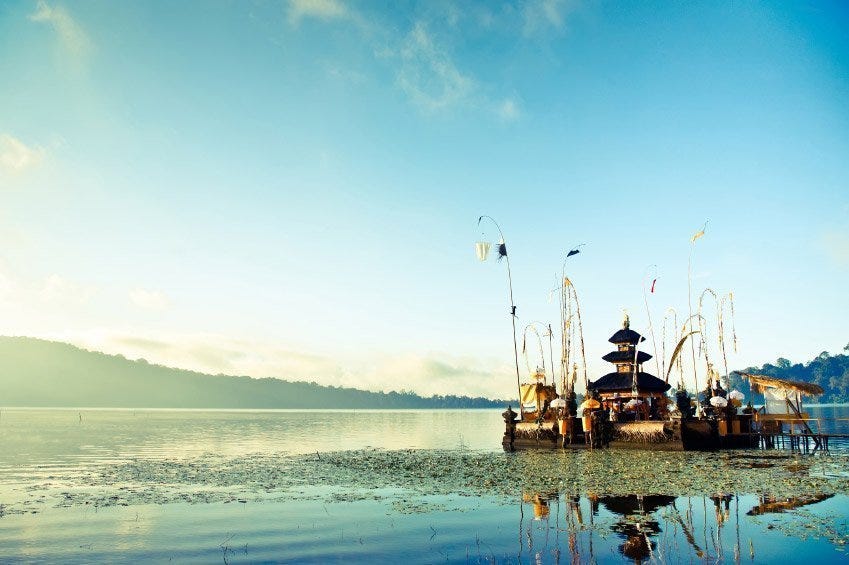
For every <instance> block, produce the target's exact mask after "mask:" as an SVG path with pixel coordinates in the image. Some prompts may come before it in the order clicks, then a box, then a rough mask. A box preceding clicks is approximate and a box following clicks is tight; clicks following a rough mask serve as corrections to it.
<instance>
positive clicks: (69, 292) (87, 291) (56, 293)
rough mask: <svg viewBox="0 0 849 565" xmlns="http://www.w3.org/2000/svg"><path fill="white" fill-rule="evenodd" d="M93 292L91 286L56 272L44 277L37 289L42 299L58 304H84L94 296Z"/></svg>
mask: <svg viewBox="0 0 849 565" xmlns="http://www.w3.org/2000/svg"><path fill="white" fill-rule="evenodd" d="M94 293H95V289H94V288H93V287H91V286H88V285H83V284H80V283H77V282H75V281H72V280H70V279H68V278H65V277H63V276H61V275H56V274H53V275H50V276H48V277H47V278H45V279H44V282H43V283H42V285H41V288H40V289H39V291H38V295H39V298H41V300H42V301H44V302H51V303H59V304H84V303H86V302H88V301H89V300H90V299H91V297H92V296H94Z"/></svg>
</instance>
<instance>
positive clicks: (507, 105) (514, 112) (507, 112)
mask: <svg viewBox="0 0 849 565" xmlns="http://www.w3.org/2000/svg"><path fill="white" fill-rule="evenodd" d="M496 113H497V114H498V117H500V118H501V119H502V120H504V121H505V122H515V121H516V120H518V119H519V118H520V117H521V116H522V111H521V110H520V109H519V103H518V102H517V101H516V100H514V99H513V98H505V99H504V100H502V101H501V103H500V104H498V106H497V108H496Z"/></svg>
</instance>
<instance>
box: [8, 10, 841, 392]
mask: <svg viewBox="0 0 849 565" xmlns="http://www.w3.org/2000/svg"><path fill="white" fill-rule="evenodd" d="M847 24H849V9H847V8H846V6H845V4H843V3H840V2H834V3H827V2H817V3H808V2H793V3H785V2H776V3H748V2H709V3H687V4H686V5H684V4H678V3H667V2H659V3H625V4H620V3H608V2H558V1H556V0H545V1H527V2H504V3H493V2H479V3H475V2H463V3H451V2H439V1H433V2H420V3H412V2H386V3H380V2H343V1H341V0H292V1H290V2H287V1H283V2H280V1H277V2H270V1H269V2H265V1H255V2H223V1H222V2H182V3H176V4H175V3H173V2H120V3H116V2H105V1H78V2H52V1H39V2H32V1H18V0H12V1H8V2H4V3H3V4H2V6H0V77H2V79H0V80H2V84H3V88H0V108H2V112H0V199H2V205H0V236H2V240H3V241H4V242H5V245H3V246H2V248H0V332H2V333H3V334H7V335H33V336H42V337H49V338H54V339H62V340H66V341H71V342H73V343H77V344H80V345H83V346H86V347H91V348H95V349H101V350H106V351H110V352H120V353H124V354H125V355H127V356H129V357H133V358H135V357H145V358H147V359H149V360H152V361H156V362H161V363H166V364H171V365H177V366H185V367H191V368H197V369H201V370H205V371H212V372H219V371H220V372H225V373H240V374H251V375H255V376H280V377H283V378H291V379H306V380H316V381H318V382H322V383H328V384H329V383H333V384H337V383H338V384H345V385H350V386H360V387H363V388H371V389H385V390H388V389H400V388H407V389H413V390H417V391H419V392H423V393H425V394H431V393H447V392H466V393H470V394H486V395H490V396H498V395H510V394H511V393H512V390H513V388H514V386H515V384H514V383H515V380H514V377H513V373H512V372H511V370H512V369H511V367H512V362H513V360H512V344H511V338H510V321H509V316H507V315H506V312H507V304H506V290H507V287H506V280H505V273H504V266H503V265H497V264H489V263H484V264H481V263H478V262H477V261H476V260H475V259H474V253H473V243H474V241H475V240H476V239H478V238H479V237H480V235H481V234H480V232H479V230H478V229H477V227H476V220H477V218H478V216H479V215H481V214H489V215H491V216H493V217H495V218H496V219H497V220H498V221H499V222H500V224H501V226H502V228H503V229H504V231H505V235H506V238H507V242H508V245H509V250H510V256H511V261H512V265H511V266H512V268H513V274H514V288H515V300H516V303H517V305H518V307H519V310H518V313H519V328H520V331H521V328H523V327H524V325H525V324H527V323H528V322H530V321H533V320H542V321H546V322H547V321H551V322H552V323H554V324H555V325H556V323H557V320H558V317H559V314H558V310H557V307H556V305H554V304H550V303H549V302H548V300H547V298H548V293H549V289H550V288H551V287H552V286H554V284H555V282H554V278H555V273H557V272H559V270H560V267H561V264H562V261H563V256H564V253H565V251H567V250H568V249H569V248H571V247H572V246H574V245H575V244H577V243H584V242H585V243H586V244H587V245H586V246H585V247H583V248H582V253H581V254H580V255H578V256H577V257H574V258H572V259H570V260H569V263H567V267H568V269H567V270H568V274H569V276H570V277H571V278H572V280H573V281H574V283H575V285H576V288H577V289H578V292H579V294H580V298H581V301H582V304H581V306H582V310H583V318H584V320H583V321H584V333H585V340H586V343H587V353H588V356H589V357H590V362H589V370H590V378H593V376H594V375H595V376H600V375H601V374H603V373H604V372H606V371H607V370H608V369H607V367H606V366H605V365H606V363H604V362H603V361H601V360H600V359H599V357H600V356H601V355H603V354H604V353H605V352H606V351H607V350H608V349H609V344H608V343H607V341H606V340H607V338H608V337H609V335H610V334H611V333H612V332H613V331H614V330H615V329H616V328H617V327H618V325H619V324H620V322H621V317H622V309H627V310H628V312H629V314H630V315H631V318H632V326H633V327H634V328H635V329H637V330H638V331H641V332H643V333H646V331H645V330H646V329H647V328H648V320H647V316H646V311H645V307H644V304H643V290H642V289H643V285H644V282H645V280H646V278H647V273H652V276H651V277H648V278H653V273H654V272H655V271H654V269H650V268H649V266H650V265H656V272H657V274H658V279H659V280H658V283H657V287H656V289H657V291H656V293H655V294H653V295H650V296H649V307H650V309H651V312H652V319H653V322H654V323H655V329H656V335H657V336H658V339H659V324H660V320H661V319H662V317H663V315H664V312H665V311H666V308H667V307H669V306H673V307H675V308H676V309H677V310H678V312H681V313H683V312H685V311H686V310H687V260H688V256H689V255H688V254H689V252H690V243H689V238H690V237H691V236H692V234H693V233H694V232H695V231H696V230H698V229H699V228H700V227H701V226H702V225H703V224H704V222H705V221H706V220H709V221H708V224H707V230H706V235H705V236H704V237H703V238H701V239H699V240H698V241H697V242H696V244H695V246H694V247H693V274H694V277H693V289H694V292H696V293H697V294H698V293H699V292H701V289H703V288H705V287H711V288H714V289H715V290H716V291H717V292H720V293H724V292H728V291H734V296H735V314H736V320H735V321H736V329H737V334H738V337H739V340H740V351H739V353H738V354H736V355H734V356H732V358H731V359H730V364H731V365H732V366H733V367H743V366H746V365H749V364H755V363H757V364H760V363H763V362H766V361H773V360H774V359H775V358H777V357H779V356H784V357H788V358H790V359H792V360H794V361H803V360H807V359H810V358H811V357H813V356H814V355H816V354H818V353H819V352H820V351H822V350H828V351H830V352H832V353H835V352H838V351H840V350H841V349H842V347H843V346H844V345H846V344H847V342H849V331H847V330H846V319H847V317H849V306H847V304H849V302H847V299H846V296H845V294H844V292H845V288H846V286H847V284H846V283H847V281H849V222H847V218H849V186H847V183H849V181H848V180H847V179H849V159H847V157H846V156H847V155H849V104H847V100H849V36H847V34H846V33H845V30H846V28H847ZM484 235H485V236H486V237H489V238H493V237H494V232H493V230H492V229H491V228H490V227H487V229H486V233H485V234H484ZM520 339H521V335H520ZM531 362H532V363H533V362H535V360H533V359H532V360H531ZM522 366H524V363H522Z"/></svg>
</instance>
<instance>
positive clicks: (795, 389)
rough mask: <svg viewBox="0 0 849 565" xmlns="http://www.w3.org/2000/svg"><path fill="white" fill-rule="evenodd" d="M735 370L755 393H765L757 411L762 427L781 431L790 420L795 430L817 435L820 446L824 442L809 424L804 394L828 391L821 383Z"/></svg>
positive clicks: (810, 394) (815, 394)
mask: <svg viewBox="0 0 849 565" xmlns="http://www.w3.org/2000/svg"><path fill="white" fill-rule="evenodd" d="M736 372H737V373H738V374H739V375H741V376H742V377H743V378H744V379H746V380H748V381H749V384H750V385H751V387H752V392H753V393H762V394H763V395H764V407H763V411H762V412H760V411H759V412H758V413H756V414H755V419H756V420H757V421H758V422H761V425H762V426H763V427H762V430H763V431H765V432H778V433H780V432H781V431H782V428H783V425H784V424H788V425H789V426H790V431H791V433H792V432H793V430H794V428H796V426H798V427H799V429H800V431H801V432H802V433H806V434H808V435H811V436H814V442H815V443H816V445H817V446H818V447H819V446H820V445H821V444H820V440H819V439H818V438H816V435H815V433H814V431H813V430H812V429H811V427H810V425H809V424H808V419H809V417H810V416H809V414H807V413H806V412H805V410H804V408H803V406H802V396H803V395H807V396H819V395H821V394H822V393H823V392H825V391H824V390H823V389H822V387H821V386H819V385H817V384H814V383H807V382H805V381H791V380H787V379H777V378H775V377H769V376H767V375H753V374H751V373H743V372H740V371H736Z"/></svg>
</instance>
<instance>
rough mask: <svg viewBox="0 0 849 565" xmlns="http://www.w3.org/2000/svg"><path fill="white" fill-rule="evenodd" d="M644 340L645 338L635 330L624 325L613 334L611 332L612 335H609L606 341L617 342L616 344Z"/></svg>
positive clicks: (634, 342)
mask: <svg viewBox="0 0 849 565" xmlns="http://www.w3.org/2000/svg"><path fill="white" fill-rule="evenodd" d="M645 340H646V338H644V337H643V336H641V335H640V334H638V333H637V332H635V331H634V330H632V329H631V328H628V327H625V328H622V329H621V330H619V331H618V332H616V333H615V334H613V335H612V336H610V339H608V340H607V341H609V342H610V343H617V344H618V343H630V344H636V343H639V342H641V341H645Z"/></svg>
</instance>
